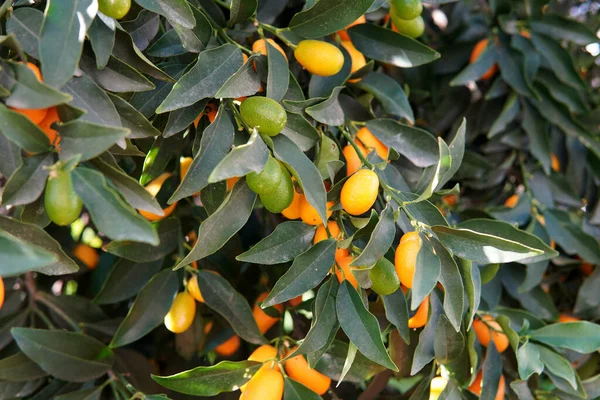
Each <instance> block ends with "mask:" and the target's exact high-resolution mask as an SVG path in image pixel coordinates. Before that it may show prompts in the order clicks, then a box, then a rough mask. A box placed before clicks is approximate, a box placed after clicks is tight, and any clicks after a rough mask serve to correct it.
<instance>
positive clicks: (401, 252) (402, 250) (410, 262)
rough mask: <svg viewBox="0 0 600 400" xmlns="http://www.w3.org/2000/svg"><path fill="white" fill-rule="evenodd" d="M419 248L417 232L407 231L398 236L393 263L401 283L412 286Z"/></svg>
mask: <svg viewBox="0 0 600 400" xmlns="http://www.w3.org/2000/svg"><path fill="white" fill-rule="evenodd" d="M420 248H421V238H420V237H419V234H418V233H417V232H407V233H405V234H404V235H402V238H400V244H399V245H398V247H397V248H396V256H395V258H394V264H395V265H396V273H397V274H398V278H400V282H401V283H402V285H404V286H406V287H407V288H409V289H410V288H412V284H413V278H414V276H415V266H416V264H417V254H419V249H420Z"/></svg>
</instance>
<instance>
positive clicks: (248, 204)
mask: <svg viewBox="0 0 600 400" xmlns="http://www.w3.org/2000/svg"><path fill="white" fill-rule="evenodd" d="M255 200H256V193H254V192H253V191H251V190H250V188H248V186H247V185H246V181H245V179H240V180H239V181H238V182H237V183H236V184H235V185H234V187H233V189H232V191H231V193H229V196H227V198H226V199H225V201H224V202H223V204H221V206H220V207H219V208H218V209H217V211H215V213H214V214H212V215H211V216H210V217H208V218H207V219H205V220H204V221H203V222H202V224H201V225H200V229H199V230H198V241H197V242H196V244H195V245H194V248H193V249H192V251H190V253H189V254H188V255H187V256H186V257H185V258H184V259H183V260H182V261H181V262H180V263H179V264H177V266H176V267H175V269H179V268H181V267H183V266H185V265H188V264H190V263H191V262H192V261H196V260H200V259H202V258H204V257H208V256H209V255H211V254H213V253H215V252H216V251H217V250H219V249H220V248H221V247H223V246H224V245H225V243H227V241H228V240H229V239H231V238H232V237H233V235H235V234H236V233H237V231H239V230H240V229H242V227H243V226H244V225H245V224H246V221H248V218H250V214H251V213H252V209H253V208H254V202H255Z"/></svg>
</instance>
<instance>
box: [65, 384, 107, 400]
mask: <svg viewBox="0 0 600 400" xmlns="http://www.w3.org/2000/svg"><path fill="white" fill-rule="evenodd" d="M102 390H104V386H98V387H92V388H89V389H81V390H77V391H75V392H69V393H65V394H61V395H59V396H56V397H55V398H54V400H100V396H101V394H102Z"/></svg>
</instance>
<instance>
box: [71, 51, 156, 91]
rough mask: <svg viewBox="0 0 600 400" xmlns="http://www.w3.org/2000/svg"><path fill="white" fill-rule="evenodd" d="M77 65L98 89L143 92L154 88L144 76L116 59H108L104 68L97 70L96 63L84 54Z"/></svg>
mask: <svg viewBox="0 0 600 400" xmlns="http://www.w3.org/2000/svg"><path fill="white" fill-rule="evenodd" d="M79 65H80V68H81V69H82V70H83V71H84V72H85V73H86V74H87V75H88V76H89V77H91V78H92V79H93V80H94V81H95V82H96V83H97V84H98V85H100V87H102V88H103V89H105V90H110V91H111V92H115V93H128V92H145V91H148V90H152V89H154V88H155V86H154V84H153V83H152V82H151V81H150V80H148V79H147V78H146V77H145V76H144V75H142V74H141V73H139V72H138V71H137V70H136V69H135V68H133V67H131V66H130V65H127V64H125V63H124V62H123V61H121V60H119V59H118V58H116V57H110V58H109V60H108V62H107V63H106V65H105V66H104V68H102V69H97V66H96V61H95V60H94V59H93V58H92V57H90V56H89V55H87V54H85V53H84V54H83V55H82V57H81V62H80V64H79Z"/></svg>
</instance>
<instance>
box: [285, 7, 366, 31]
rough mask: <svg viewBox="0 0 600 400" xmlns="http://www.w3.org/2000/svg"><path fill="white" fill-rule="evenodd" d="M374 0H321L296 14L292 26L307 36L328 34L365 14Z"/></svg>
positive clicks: (291, 22) (294, 29)
mask: <svg viewBox="0 0 600 400" xmlns="http://www.w3.org/2000/svg"><path fill="white" fill-rule="evenodd" d="M371 4H373V0H342V1H340V0H321V1H319V2H318V3H316V4H315V5H313V6H312V7H311V8H309V9H308V10H305V11H302V12H299V13H298V14H296V15H294V17H293V18H292V20H291V21H290V28H291V29H292V32H293V33H295V34H296V35H300V36H302V37H305V38H318V37H321V36H326V35H329V34H331V33H334V32H335V31H338V30H340V29H344V28H345V27H347V26H348V25H350V24H351V23H353V22H354V21H356V20H357V19H358V17H360V16H361V15H363V14H364V13H365V12H366V11H367V10H368V9H369V7H371Z"/></svg>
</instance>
